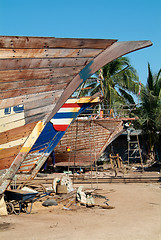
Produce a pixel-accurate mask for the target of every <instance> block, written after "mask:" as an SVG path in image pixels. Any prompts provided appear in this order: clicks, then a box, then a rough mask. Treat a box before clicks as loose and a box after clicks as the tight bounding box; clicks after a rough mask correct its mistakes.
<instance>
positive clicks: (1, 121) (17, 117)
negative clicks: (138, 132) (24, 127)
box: [0, 112, 24, 128]
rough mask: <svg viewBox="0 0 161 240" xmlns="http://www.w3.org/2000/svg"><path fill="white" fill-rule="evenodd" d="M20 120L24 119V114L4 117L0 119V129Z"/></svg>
mask: <svg viewBox="0 0 161 240" xmlns="http://www.w3.org/2000/svg"><path fill="white" fill-rule="evenodd" d="M22 119H24V112H21V113H14V114H8V115H5V116H4V117H1V118H0V128H1V127H2V125H5V124H8V123H12V122H16V121H18V120H22Z"/></svg>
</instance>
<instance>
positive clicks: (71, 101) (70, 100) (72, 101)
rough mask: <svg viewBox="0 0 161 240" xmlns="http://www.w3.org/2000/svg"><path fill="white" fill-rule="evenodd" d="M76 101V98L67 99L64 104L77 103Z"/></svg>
mask: <svg viewBox="0 0 161 240" xmlns="http://www.w3.org/2000/svg"><path fill="white" fill-rule="evenodd" d="M78 100H79V99H77V98H71V99H68V100H67V101H66V102H65V104H66V103H77V102H78Z"/></svg>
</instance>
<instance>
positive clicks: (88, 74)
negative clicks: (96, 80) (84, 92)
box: [79, 60, 94, 82]
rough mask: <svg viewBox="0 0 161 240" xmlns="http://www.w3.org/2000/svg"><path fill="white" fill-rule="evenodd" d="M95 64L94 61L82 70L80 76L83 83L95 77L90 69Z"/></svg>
mask: <svg viewBox="0 0 161 240" xmlns="http://www.w3.org/2000/svg"><path fill="white" fill-rule="evenodd" d="M93 62H94V61H93V60H92V61H91V62H90V63H88V64H87V66H85V68H83V69H82V71H80V73H79V76H80V78H81V79H82V80H83V82H84V81H85V80H87V79H88V78H89V77H91V76H92V75H93V72H92V69H91V68H90V67H91V65H92V64H93Z"/></svg>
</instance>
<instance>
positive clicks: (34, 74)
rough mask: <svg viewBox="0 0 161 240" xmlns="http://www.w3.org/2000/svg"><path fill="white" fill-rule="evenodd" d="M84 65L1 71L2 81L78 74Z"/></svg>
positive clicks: (0, 78)
mask: <svg viewBox="0 0 161 240" xmlns="http://www.w3.org/2000/svg"><path fill="white" fill-rule="evenodd" d="M81 69H82V67H67V68H55V69H49V68H44V69H29V70H26V69H25V70H9V71H0V82H5V81H9V82H13V81H18V80H32V79H43V78H44V79H46V78H53V77H54V78H56V77H69V76H71V75H76V74H77V73H78V72H79V71H80V70H81Z"/></svg>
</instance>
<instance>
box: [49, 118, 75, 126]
mask: <svg viewBox="0 0 161 240" xmlns="http://www.w3.org/2000/svg"><path fill="white" fill-rule="evenodd" d="M72 120H73V118H63V119H51V120H50V122H51V123H52V124H53V125H69V124H70V123H71V121H72Z"/></svg>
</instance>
